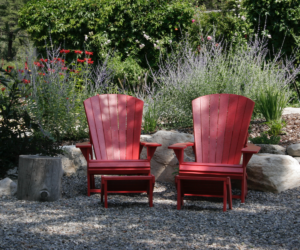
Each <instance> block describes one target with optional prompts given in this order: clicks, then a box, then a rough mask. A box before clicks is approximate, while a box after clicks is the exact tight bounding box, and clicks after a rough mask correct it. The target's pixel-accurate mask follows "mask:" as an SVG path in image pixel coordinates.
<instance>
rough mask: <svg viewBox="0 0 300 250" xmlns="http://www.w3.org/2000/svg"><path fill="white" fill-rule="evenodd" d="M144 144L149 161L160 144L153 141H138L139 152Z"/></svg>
mask: <svg viewBox="0 0 300 250" xmlns="http://www.w3.org/2000/svg"><path fill="white" fill-rule="evenodd" d="M144 146H145V147H146V148H147V160H148V161H150V160H151V158H152V157H153V155H154V152H155V150H156V148H157V147H161V144H159V143H155V142H140V154H141V152H142V149H143V147H144Z"/></svg>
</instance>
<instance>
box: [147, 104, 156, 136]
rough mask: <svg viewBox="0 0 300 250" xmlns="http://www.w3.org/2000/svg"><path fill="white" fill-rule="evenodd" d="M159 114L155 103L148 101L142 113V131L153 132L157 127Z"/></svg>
mask: <svg viewBox="0 0 300 250" xmlns="http://www.w3.org/2000/svg"><path fill="white" fill-rule="evenodd" d="M158 118H159V115H158V112H157V109H156V108H155V103H154V102H150V103H149V104H148V106H146V111H145V113H144V132H145V133H151V132H154V131H155V129H156V127H157V121H158Z"/></svg>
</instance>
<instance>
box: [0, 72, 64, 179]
mask: <svg viewBox="0 0 300 250" xmlns="http://www.w3.org/2000/svg"><path fill="white" fill-rule="evenodd" d="M26 78H28V71H26V72H25V76H24V78H23V79H21V80H20V79H18V73H17V71H16V70H15V69H13V67H7V69H6V70H4V69H2V68H0V85H1V86H0V87H1V91H0V141H1V143H0V166H1V167H0V176H3V175H4V174H5V173H6V171H7V170H8V169H10V168H12V167H15V166H17V165H18V159H19V155H21V154H43V155H50V156H53V155H57V154H58V153H60V154H61V153H62V150H60V149H59V145H58V144H57V143H55V142H54V141H53V140H51V138H49V137H47V136H46V135H44V134H43V133H42V131H41V130H40V128H39V126H38V124H37V123H36V122H35V121H34V120H33V119H32V117H31V116H30V113H28V112H27V111H26V109H25V105H26V104H25V100H26V99H27V98H28V96H29V95H30V93H31V91H32V89H31V87H30V86H29V84H28V83H29V80H27V79H26Z"/></svg>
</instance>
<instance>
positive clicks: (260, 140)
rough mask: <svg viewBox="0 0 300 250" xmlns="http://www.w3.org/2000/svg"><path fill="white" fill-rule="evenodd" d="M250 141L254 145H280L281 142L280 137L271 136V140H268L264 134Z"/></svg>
mask: <svg viewBox="0 0 300 250" xmlns="http://www.w3.org/2000/svg"><path fill="white" fill-rule="evenodd" d="M249 140H250V141H251V142H252V143H254V144H278V143H279V142H280V136H274V135H271V136H270V138H268V135H267V133H262V135H261V136H257V137H255V138H249Z"/></svg>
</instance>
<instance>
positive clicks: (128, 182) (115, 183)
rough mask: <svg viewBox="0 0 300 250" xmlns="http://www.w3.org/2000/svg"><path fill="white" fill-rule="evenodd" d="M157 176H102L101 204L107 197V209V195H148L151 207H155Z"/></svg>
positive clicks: (105, 203) (105, 204)
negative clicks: (154, 192) (154, 197)
mask: <svg viewBox="0 0 300 250" xmlns="http://www.w3.org/2000/svg"><path fill="white" fill-rule="evenodd" d="M154 184H155V176H154V175H147V176H102V177H101V202H103V195H104V197H105V202H104V206H105V207H106V208H107V207H108V205H107V193H126V194H127V193H147V194H148V197H149V206H150V207H153V189H154Z"/></svg>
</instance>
